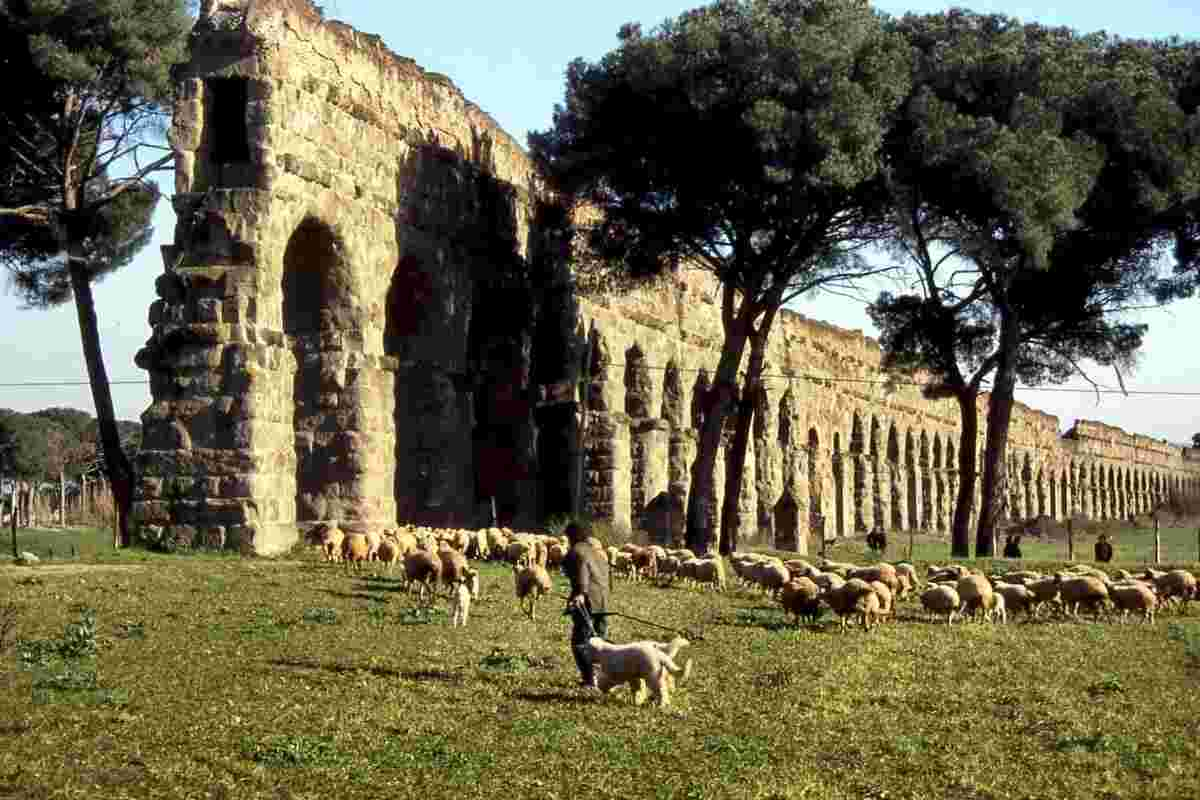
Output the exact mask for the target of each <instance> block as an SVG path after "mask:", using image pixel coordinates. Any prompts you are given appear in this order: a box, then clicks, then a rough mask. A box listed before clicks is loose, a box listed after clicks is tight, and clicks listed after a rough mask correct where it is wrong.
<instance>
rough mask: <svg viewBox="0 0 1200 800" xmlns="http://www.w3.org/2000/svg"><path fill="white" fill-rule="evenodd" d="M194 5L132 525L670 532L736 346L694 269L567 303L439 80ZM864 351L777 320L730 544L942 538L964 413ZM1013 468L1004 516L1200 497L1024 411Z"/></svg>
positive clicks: (1134, 446)
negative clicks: (890, 381) (723, 354)
mask: <svg viewBox="0 0 1200 800" xmlns="http://www.w3.org/2000/svg"><path fill="white" fill-rule="evenodd" d="M203 6H204V7H203V8H202V11H201V15H200V19H199V21H198V22H197V25H196V29H195V32H194V35H193V39H192V49H191V58H190V60H189V61H188V62H187V63H186V64H185V65H182V67H181V68H180V69H179V70H178V73H177V77H178V81H179V85H180V89H181V92H180V100H179V101H178V104H177V107H176V109H175V118H174V125H173V130H172V136H171V140H172V144H173V146H174V148H175V152H176V189H175V196H174V198H173V202H174V207H175V211H176V213H177V215H178V220H179V221H178V224H177V227H176V231H175V238H174V244H173V245H171V246H169V247H165V248H164V252H163V257H164V265H165V269H164V273H163V275H161V276H160V277H159V279H158V281H157V290H158V294H159V298H160V299H159V300H158V301H156V302H155V303H154V304H153V305H152V307H151V309H150V324H151V326H152V327H153V335H152V337H151V339H150V340H149V341H148V342H147V344H146V347H145V348H143V350H142V351H141V352H140V353H139V354H138V359H137V362H138V365H139V366H141V367H142V368H144V369H146V370H148V371H149V373H150V377H151V393H152V397H153V403H152V405H151V406H150V408H149V409H147V411H146V412H145V413H144V414H143V418H142V420H143V425H144V435H143V450H142V454H141V457H140V458H141V461H140V464H139V467H140V474H141V476H142V477H141V482H140V485H139V487H138V493H137V497H136V502H135V517H136V521H137V522H138V524H139V527H140V530H141V535H142V536H143V538H145V539H147V540H148V541H150V542H152V543H156V544H159V545H160V546H165V547H178V546H207V547H227V548H240V549H242V550H243V552H255V553H260V554H271V553H278V552H282V551H284V550H286V549H288V548H289V547H290V546H291V545H292V544H294V543H295V542H296V541H297V539H298V537H300V536H302V535H303V534H304V532H305V531H306V530H307V529H309V528H310V527H311V526H313V525H315V524H317V523H319V522H322V521H336V522H338V523H339V524H340V525H341V526H342V527H343V528H345V529H347V530H356V529H367V528H371V527H379V526H390V525H393V524H395V523H396V522H397V521H400V522H419V523H426V524H442V525H463V526H467V525H477V524H480V523H484V522H486V521H487V520H488V519H490V517H491V506H492V502H491V498H493V497H494V498H495V505H496V511H497V513H498V515H499V517H500V518H501V521H502V522H508V523H511V524H515V525H534V524H537V523H538V522H540V521H541V520H542V519H544V518H545V516H546V515H547V514H551V513H557V512H565V511H568V510H570V509H571V508H573V507H574V506H575V504H576V501H577V500H578V501H579V502H580V503H581V504H582V506H583V507H584V508H586V509H588V510H590V511H591V512H592V513H593V514H594V515H596V516H598V517H603V518H608V519H611V520H612V521H613V522H614V523H616V524H618V525H621V526H636V527H642V528H645V529H647V530H651V531H654V532H655V533H656V535H659V536H665V535H670V531H672V530H676V531H678V530H679V529H680V526H681V525H682V515H681V510H682V508H683V506H684V503H685V502H686V496H687V490H688V483H689V481H690V466H691V463H692V459H693V458H694V456H695V451H696V441H697V436H696V429H697V427H698V423H699V420H698V419H697V414H698V408H699V406H698V404H697V403H696V402H695V397H696V393H697V391H698V390H700V389H702V388H703V386H704V385H706V383H707V375H708V372H707V370H711V369H713V368H714V367H715V364H716V361H717V353H718V349H719V347H720V341H721V328H720V317H719V308H718V305H717V303H718V302H719V300H718V295H717V293H716V291H715V287H714V285H713V284H712V283H711V281H710V280H708V278H707V276H706V275H704V274H702V273H697V272H690V271H687V270H683V271H681V272H680V273H679V274H678V275H676V276H674V277H672V278H671V279H669V280H666V281H664V282H663V283H662V284H661V285H659V286H657V287H655V288H652V289H645V290H642V291H639V292H636V293H634V294H631V295H623V296H620V297H577V296H572V295H570V294H569V292H567V291H566V290H565V289H564V287H565V286H566V285H567V281H566V280H565V278H566V276H565V274H564V273H563V269H564V266H563V264H561V263H559V261H560V260H561V259H557V257H556V255H555V254H556V253H558V252H561V248H556V247H555V246H554V243H553V241H552V239H553V230H552V229H553V225H551V224H549V223H544V222H543V219H544V218H543V216H542V211H541V210H540V208H539V203H538V199H539V197H540V196H541V193H540V192H539V189H538V186H537V184H536V180H535V178H534V176H533V172H532V169H531V165H530V162H529V160H528V158H527V157H526V155H525V153H524V152H523V150H522V149H521V147H520V146H519V145H518V144H517V142H515V141H514V140H513V139H512V137H510V136H509V135H508V134H506V133H505V132H504V131H503V130H501V129H500V127H499V126H498V125H497V124H496V123H495V121H494V120H493V119H492V118H491V117H489V116H488V115H487V114H485V113H484V112H483V111H481V110H480V109H479V108H478V107H476V106H475V105H473V104H472V103H470V102H469V101H467V100H466V99H465V98H464V97H463V96H462V93H461V92H460V91H459V90H458V89H457V88H455V86H454V85H453V84H452V83H451V82H450V80H449V79H447V78H445V77H444V76H441V75H437V74H434V73H430V72H426V71H424V70H422V69H421V68H420V67H418V66H417V65H416V64H414V63H413V62H412V61H410V60H408V59H405V58H401V57H399V56H397V55H395V54H393V53H391V52H390V51H389V50H388V49H387V48H386V47H385V46H384V45H383V43H382V41H381V40H380V39H379V38H378V37H375V36H371V35H368V34H363V33H360V32H358V31H355V30H354V29H352V28H350V27H348V26H346V25H344V24H341V23H338V22H332V21H327V20H325V19H323V18H322V16H321V14H320V13H319V11H318V10H317V9H316V8H315V7H314V6H313V5H312V4H311V3H310V2H308V0H222V2H206V3H205V4H203ZM879 361H880V352H879V349H878V347H877V345H876V344H875V342H873V341H872V340H870V339H868V338H866V337H864V336H863V335H862V334H861V333H859V332H851V331H846V330H842V329H839V328H836V327H833V326H830V325H826V324H824V323H821V322H817V321H814V320H809V319H806V318H804V317H802V316H800V315H798V314H794V313H790V312H785V313H784V314H783V315H782V316H781V318H780V320H779V321H778V323H777V325H776V330H775V333H774V338H773V339H772V341H771V343H770V347H769V353H768V359H767V362H768V366H767V372H768V373H769V374H770V375H772V376H774V377H772V378H770V379H769V380H768V381H767V389H766V391H765V393H764V394H763V396H762V397H761V398H760V400H759V405H758V414H757V416H756V422H755V427H754V439H753V452H752V453H751V454H750V457H749V458H748V459H747V461H746V467H745V469H746V476H745V477H746V480H745V481H744V490H743V492H744V493H743V496H742V498H741V502H740V503H739V508H738V515H739V520H738V522H739V527H740V529H741V530H742V531H743V532H744V533H745V534H747V535H750V534H755V533H762V534H763V535H765V536H767V537H768V538H769V539H770V540H771V541H772V542H774V543H776V544H777V545H779V546H781V547H790V548H794V549H800V550H803V549H804V548H805V547H806V544H807V542H808V541H809V540H810V539H811V538H812V537H814V536H822V535H823V536H826V537H834V536H845V535H852V534H854V533H856V532H862V531H866V530H870V529H871V528H872V527H874V526H875V525H876V524H879V525H882V526H883V527H885V528H887V529H889V530H905V529H909V528H919V529H923V530H930V531H944V530H946V528H947V526H948V524H949V521H950V516H951V508H952V503H953V497H954V495H955V492H956V490H957V486H956V471H955V468H954V465H955V463H956V459H955V449H956V447H957V429H958V421H957V409H956V407H955V406H954V404H953V403H950V402H931V401H928V400H925V399H924V398H922V397H921V396H920V394H919V392H918V391H917V390H916V389H915V388H912V387H893V388H888V387H886V386H885V385H883V384H882V383H881V382H880V378H881V375H880V373H879ZM847 379H851V380H847ZM855 380H857V381H861V382H854V381H855ZM581 423H582V425H581ZM723 464H724V458H721V459H719V461H718V466H717V472H718V475H717V478H718V483H717V485H718V486H720V485H721V483H720V480H721V477H722V471H723ZM1009 466H1010V469H1009V474H1010V482H1009V485H1010V498H1009V512H1010V514H1011V515H1012V516H1014V517H1020V518H1025V517H1031V516H1036V515H1040V514H1044V515H1047V516H1050V517H1054V518H1056V519H1062V518H1064V517H1066V516H1069V515H1071V514H1076V513H1079V514H1084V515H1086V516H1090V517H1104V518H1107V517H1115V516H1128V515H1130V514H1132V513H1136V512H1140V511H1145V510H1146V509H1148V508H1150V507H1151V506H1152V505H1153V504H1154V503H1156V502H1158V501H1160V500H1162V499H1165V498H1167V497H1168V496H1169V495H1171V494H1172V493H1188V494H1194V493H1195V492H1196V491H1197V490H1198V488H1200V483H1198V481H1200V459H1194V458H1193V454H1192V452H1191V451H1188V450H1181V449H1180V448H1177V447H1172V446H1170V445H1167V444H1165V443H1162V442H1159V441H1155V440H1153V439H1150V438H1148V437H1142V436H1136V435H1131V434H1128V433H1126V432H1124V431H1121V430H1119V429H1116V428H1111V427H1108V426H1105V425H1102V424H1100V423H1095V422H1079V423H1077V424H1076V425H1075V427H1074V428H1073V429H1072V430H1071V432H1070V433H1068V435H1067V436H1066V437H1060V436H1059V435H1058V420H1057V418H1055V417H1051V416H1048V415H1046V414H1042V413H1039V412H1037V411H1035V410H1032V409H1029V408H1026V407H1024V406H1020V405H1018V407H1017V409H1016V410H1015V412H1014V420H1013V427H1012V446H1011V449H1010V465H1009ZM580 495H581V496H580ZM717 514H718V511H717V510H716V509H713V511H712V517H713V522H714V523H715V522H716V521H717V520H716V516H717Z"/></svg>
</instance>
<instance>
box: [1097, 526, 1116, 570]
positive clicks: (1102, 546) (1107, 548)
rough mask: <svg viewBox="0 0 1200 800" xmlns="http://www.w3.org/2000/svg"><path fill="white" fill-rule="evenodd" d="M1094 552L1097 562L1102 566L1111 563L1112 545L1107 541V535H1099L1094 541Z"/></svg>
mask: <svg viewBox="0 0 1200 800" xmlns="http://www.w3.org/2000/svg"><path fill="white" fill-rule="evenodd" d="M1095 551H1096V560H1097V561H1099V562H1101V563H1103V564H1107V563H1108V562H1109V561H1112V557H1113V546H1112V543H1111V542H1109V541H1108V534H1105V533H1102V534H1100V538H1099V539H1097V540H1096V547H1095Z"/></svg>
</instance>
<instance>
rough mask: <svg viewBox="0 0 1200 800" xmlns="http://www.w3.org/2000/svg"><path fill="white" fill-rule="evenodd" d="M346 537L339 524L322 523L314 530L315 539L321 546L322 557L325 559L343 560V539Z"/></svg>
mask: <svg viewBox="0 0 1200 800" xmlns="http://www.w3.org/2000/svg"><path fill="white" fill-rule="evenodd" d="M345 538H346V534H344V533H343V532H342V530H341V528H339V527H338V526H337V525H321V526H320V527H318V528H317V530H316V531H314V536H313V539H312V540H310V541H313V540H315V542H316V544H317V546H318V547H320V548H321V558H322V559H323V560H324V561H341V560H342V541H343V540H344V539H345Z"/></svg>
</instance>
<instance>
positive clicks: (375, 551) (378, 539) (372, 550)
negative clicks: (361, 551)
mask: <svg viewBox="0 0 1200 800" xmlns="http://www.w3.org/2000/svg"><path fill="white" fill-rule="evenodd" d="M363 535H364V536H366V537H367V561H374V560H376V559H377V558H378V557H379V545H381V544H383V536H382V535H381V534H380V533H379V531H367V532H366V533H365V534H363Z"/></svg>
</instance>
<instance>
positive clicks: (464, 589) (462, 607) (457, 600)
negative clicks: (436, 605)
mask: <svg viewBox="0 0 1200 800" xmlns="http://www.w3.org/2000/svg"><path fill="white" fill-rule="evenodd" d="M470 613H471V589H470V588H469V587H468V586H467V582H466V581H456V582H455V584H454V587H453V588H452V589H451V590H450V627H452V628H457V627H458V626H459V625H463V626H466V624H467V615H468V614H470Z"/></svg>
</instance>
